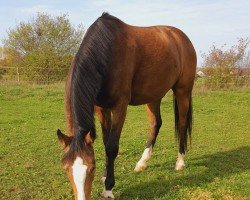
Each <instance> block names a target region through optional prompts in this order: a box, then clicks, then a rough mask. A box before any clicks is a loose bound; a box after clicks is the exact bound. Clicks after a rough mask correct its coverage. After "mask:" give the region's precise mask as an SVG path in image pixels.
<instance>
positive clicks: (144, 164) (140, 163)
mask: <svg viewBox="0 0 250 200" xmlns="http://www.w3.org/2000/svg"><path fill="white" fill-rule="evenodd" d="M151 155H152V145H151V146H150V147H149V148H146V149H145V150H144V152H143V154H142V156H141V159H140V160H139V161H138V163H137V164H136V166H135V169H134V170H135V171H136V172H138V171H143V170H144V169H145V168H146V167H147V161H148V160H149V158H150V157H151Z"/></svg>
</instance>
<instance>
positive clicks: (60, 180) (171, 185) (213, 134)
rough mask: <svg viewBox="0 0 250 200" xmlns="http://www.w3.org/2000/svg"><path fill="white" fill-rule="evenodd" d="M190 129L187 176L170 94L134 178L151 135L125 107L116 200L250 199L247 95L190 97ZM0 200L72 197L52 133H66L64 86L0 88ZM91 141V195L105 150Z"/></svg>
mask: <svg viewBox="0 0 250 200" xmlns="http://www.w3.org/2000/svg"><path fill="white" fill-rule="evenodd" d="M193 107H194V130H193V137H192V147H191V148H189V151H188V153H187V158H186V164H187V167H186V170H185V171H182V172H176V171H175V170H174V163H175V161H176V158H177V145H176V144H175V139H174V115H173V109H172V95H171V94H168V95H166V97H165V98H164V99H163V102H162V105H161V111H162V119H163V125H162V128H161V130H160V133H159V136H158V139H157V142H156V145H155V148H154V150H153V156H152V158H151V159H150V161H149V162H148V168H147V169H146V171H145V172H142V173H138V174H137V173H134V172H133V169H134V167H135V164H136V162H137V161H138V159H139V158H140V157H141V154H142V152H143V150H144V146H145V144H146V141H147V136H148V120H147V115H146V110H145V107H144V106H140V107H131V106H130V107H129V109H128V113H127V119H126V122H125V125H124V128H123V131H122V137H121V140H120V151H119V155H118V158H117V160H116V168H115V175H116V185H115V188H114V194H115V196H116V197H117V199H124V200H125V199H131V200H132V199H157V200H160V199H249V198H250V189H249V188H250V181H249V180H250V157H249V155H250V146H249V145H250V135H249V131H250V90H249V89H237V90H231V91H203V92H198V91H196V92H194V95H193ZM0 115H1V118H0V132H1V133H0V199H8V200H11V199H15V200H18V199H37V200H38V199H39V200H43V199H44V200H47V199H73V192H72V191H71V185H70V183H69V181H68V179H67V177H66V175H65V173H64V171H63V169H62V168H61V165H60V159H61V156H62V149H61V147H60V145H59V143H58V141H57V137H56V130H57V129H58V128H60V129H61V130H63V132H65V129H66V127H65V118H64V85H63V84H56V85H50V86H37V85H34V86H31V85H19V86H17V85H8V84H7V85H1V86H0ZM96 124H97V134H98V138H97V140H96V141H95V145H94V146H95V155H96V163H97V168H96V175H95V181H94V183H93V189H92V194H93V195H92V196H93V199H98V198H99V194H100V193H101V191H102V189H103V185H102V183H101V182H100V178H101V175H102V172H103V167H104V148H103V144H102V138H101V132H100V126H99V123H98V122H97V123H96Z"/></svg>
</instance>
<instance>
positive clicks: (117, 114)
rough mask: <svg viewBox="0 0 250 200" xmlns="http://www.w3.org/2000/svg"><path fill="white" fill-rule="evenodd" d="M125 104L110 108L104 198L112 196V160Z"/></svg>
mask: <svg viewBox="0 0 250 200" xmlns="http://www.w3.org/2000/svg"><path fill="white" fill-rule="evenodd" d="M126 110H127V104H126V105H124V104H120V105H118V106H116V107H115V108H113V109H112V110H111V112H112V123H111V130H110V133H109V134H108V137H107V141H106V144H105V151H106V157H107V163H106V172H107V176H106V179H105V187H104V191H103V193H102V196H103V197H104V198H114V195H113V193H112V189H113V187H114V185H115V176H114V162H115V159H116V157H117V154H118V150H119V139H120V135H121V130H122V127H123V124H124V120H125V117H126Z"/></svg>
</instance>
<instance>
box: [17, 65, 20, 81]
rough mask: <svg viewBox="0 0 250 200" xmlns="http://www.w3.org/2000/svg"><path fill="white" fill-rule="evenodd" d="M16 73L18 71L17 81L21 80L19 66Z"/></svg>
mask: <svg viewBox="0 0 250 200" xmlns="http://www.w3.org/2000/svg"><path fill="white" fill-rule="evenodd" d="M16 73H17V82H20V75H19V68H18V67H17V68H16Z"/></svg>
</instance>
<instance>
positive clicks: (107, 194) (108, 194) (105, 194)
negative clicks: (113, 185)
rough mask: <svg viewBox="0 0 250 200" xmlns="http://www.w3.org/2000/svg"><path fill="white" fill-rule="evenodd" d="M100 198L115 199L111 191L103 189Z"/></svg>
mask: <svg viewBox="0 0 250 200" xmlns="http://www.w3.org/2000/svg"><path fill="white" fill-rule="evenodd" d="M102 196H103V197H104V198H111V199H114V198H115V197H114V195H113V192H112V190H105V188H104V190H103V192H102Z"/></svg>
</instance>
